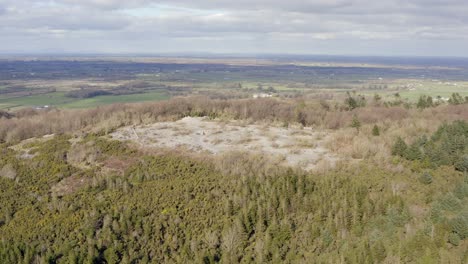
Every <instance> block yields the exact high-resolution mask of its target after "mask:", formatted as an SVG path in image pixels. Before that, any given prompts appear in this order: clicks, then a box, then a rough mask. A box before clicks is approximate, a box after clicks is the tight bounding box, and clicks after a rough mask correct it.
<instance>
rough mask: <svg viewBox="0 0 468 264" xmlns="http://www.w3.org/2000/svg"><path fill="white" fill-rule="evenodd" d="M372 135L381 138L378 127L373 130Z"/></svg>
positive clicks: (375, 126)
mask: <svg viewBox="0 0 468 264" xmlns="http://www.w3.org/2000/svg"><path fill="white" fill-rule="evenodd" d="M372 135H373V136H375V137H377V136H380V128H379V127H378V126H377V125H374V127H373V128H372Z"/></svg>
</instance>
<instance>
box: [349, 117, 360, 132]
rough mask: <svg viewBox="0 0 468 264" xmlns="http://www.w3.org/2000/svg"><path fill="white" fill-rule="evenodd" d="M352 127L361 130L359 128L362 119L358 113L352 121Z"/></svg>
mask: <svg viewBox="0 0 468 264" xmlns="http://www.w3.org/2000/svg"><path fill="white" fill-rule="evenodd" d="M351 127H352V128H355V129H356V130H357V131H358V132H359V129H360V128H361V121H359V119H358V117H357V116H356V115H354V116H353V120H352V121H351Z"/></svg>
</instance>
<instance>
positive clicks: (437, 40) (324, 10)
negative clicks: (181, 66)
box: [0, 0, 468, 57]
mask: <svg viewBox="0 0 468 264" xmlns="http://www.w3.org/2000/svg"><path fill="white" fill-rule="evenodd" d="M466 14H468V0H127V1H124V0H122V1H117V0H37V1H34V0H0V53H3V54H9V53H26V54H34V53H75V54H76V53H109V54H125V53H129V54H130V53H131V54H165V53H180V54H187V53H223V54H315V55H377V56H378V55H382V56H455V57H468V48H467V47H468V16H467V15H466Z"/></svg>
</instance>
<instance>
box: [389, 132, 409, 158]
mask: <svg viewBox="0 0 468 264" xmlns="http://www.w3.org/2000/svg"><path fill="white" fill-rule="evenodd" d="M407 149H408V145H406V142H405V141H404V140H403V139H402V138H401V137H398V138H397V140H396V142H395V144H394V145H393V147H392V155H395V156H400V157H403V156H404V155H405V153H406V150H407Z"/></svg>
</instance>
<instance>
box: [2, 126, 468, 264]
mask: <svg viewBox="0 0 468 264" xmlns="http://www.w3.org/2000/svg"><path fill="white" fill-rule="evenodd" d="M1 151H2V155H1V156H0V168H5V167H7V168H8V169H9V170H14V172H15V173H14V174H15V176H14V177H5V176H2V177H0V188H1V189H2V192H0V205H1V206H0V237H1V238H2V240H1V241H0V262H2V263H308V262H317V263H340V262H343V263H398V262H403V263H414V262H417V261H420V260H424V261H425V263H438V262H439V263H440V262H444V261H445V262H450V263H464V262H466V261H467V260H468V259H467V257H468V254H467V252H468V250H467V248H466V243H464V241H463V239H464V238H465V237H466V225H465V222H464V221H465V220H464V219H465V218H464V217H465V214H457V215H456V216H455V217H453V213H454V212H459V210H461V209H462V208H466V204H467V203H466V201H467V193H466V190H465V189H464V188H466V184H467V183H466V182H464V181H463V176H462V175H460V173H457V172H455V171H453V170H450V169H444V170H431V177H432V178H431V179H432V180H431V182H430V183H429V184H427V183H422V182H420V181H419V180H418V178H417V177H415V176H414V174H413V173H412V172H411V171H403V172H399V173H398V174H395V173H392V172H390V171H386V170H384V169H378V168H377V167H376V166H374V165H372V164H369V165H366V164H362V165H360V166H358V167H357V168H356V170H351V169H348V170H340V171H336V172H333V173H331V174H329V175H325V177H324V175H313V174H308V173H303V172H298V171H293V170H291V169H287V168H278V167H277V168H276V169H274V168H272V166H271V165H270V166H269V165H268V163H267V162H266V161H265V160H264V158H262V157H256V158H251V157H247V156H246V155H236V154H232V155H227V156H225V157H224V158H223V159H221V160H218V161H213V162H215V164H213V163H212V162H210V161H209V160H205V161H202V159H194V158H189V157H187V156H181V155H175V154H164V155H149V154H145V153H141V152H138V151H135V150H133V149H131V148H129V147H128V146H126V145H125V144H123V143H120V142H115V141H109V140H106V139H103V138H101V137H97V136H96V135H88V136H87V137H85V138H81V139H78V138H71V137H70V136H60V137H54V138H52V139H49V140H48V141H38V142H30V143H27V144H25V145H23V146H22V151H26V152H27V153H28V154H29V156H25V155H20V154H21V153H20V152H21V150H12V149H9V148H6V146H5V145H3V146H2V150H1ZM76 152H85V153H95V155H96V156H95V159H92V160H86V161H85V160H84V159H81V158H80V155H79V153H76ZM84 156H87V155H84ZM261 164H264V165H265V167H264V166H263V165H261ZM460 183H463V184H464V185H463V184H460ZM57 185H59V186H62V187H63V186H65V187H69V188H65V189H64V190H65V191H62V192H60V193H57V192H56V191H55V190H56V189H57V188H56V187H57ZM456 186H463V189H461V190H459V187H456ZM72 187H73V188H72ZM447 190H449V191H447ZM450 190H453V191H450ZM454 197H455V198H454ZM432 201H434V202H432ZM418 208H423V209H431V208H432V209H431V210H430V212H431V213H430V214H422V213H421V212H420V209H418ZM423 211H424V210H423Z"/></svg>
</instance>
